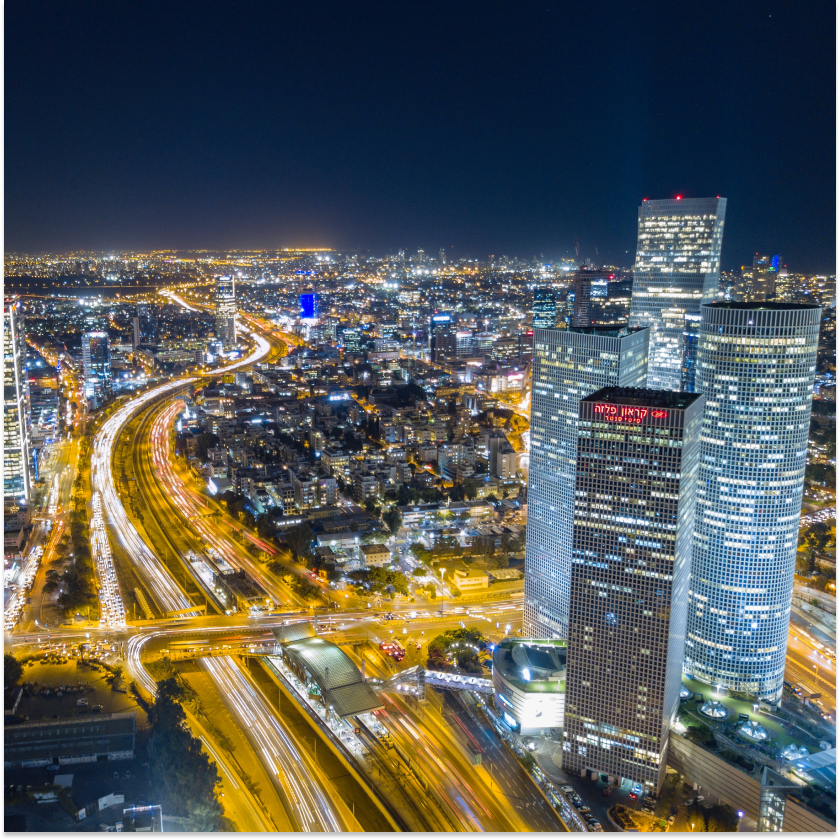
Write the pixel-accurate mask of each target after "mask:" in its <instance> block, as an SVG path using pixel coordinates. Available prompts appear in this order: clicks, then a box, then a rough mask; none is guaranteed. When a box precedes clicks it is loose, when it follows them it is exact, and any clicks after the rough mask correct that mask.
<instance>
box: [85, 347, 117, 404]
mask: <svg viewBox="0 0 840 840" xmlns="http://www.w3.org/2000/svg"><path fill="white" fill-rule="evenodd" d="M82 370H83V372H84V375H85V397H87V398H88V399H93V398H101V397H104V396H106V395H107V394H108V393H109V392H110V390H111V342H110V341H109V339H108V333H106V332H89V333H85V334H84V335H83V336H82Z"/></svg>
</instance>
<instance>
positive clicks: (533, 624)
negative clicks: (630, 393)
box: [525, 326, 649, 639]
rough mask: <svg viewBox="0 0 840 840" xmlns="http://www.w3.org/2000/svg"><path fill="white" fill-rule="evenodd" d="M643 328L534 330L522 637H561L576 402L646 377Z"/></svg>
mask: <svg viewBox="0 0 840 840" xmlns="http://www.w3.org/2000/svg"><path fill="white" fill-rule="evenodd" d="M648 335H649V331H648V330H647V329H645V328H643V327H635V328H634V327H631V328H627V327H626V326H625V327H621V328H617V329H616V328H609V329H604V328H596V327H590V328H589V329H578V330H572V329H569V330H558V329H554V330H535V331H534V362H533V368H532V382H533V385H532V392H531V452H530V462H529V470H528V471H529V475H528V524H527V530H526V540H525V635H526V636H528V637H530V638H534V639H565V638H566V637H567V636H566V632H567V625H568V619H569V577H570V574H571V564H572V526H573V524H574V515H573V510H574V498H575V497H574V490H575V458H576V451H577V421H578V402H579V401H580V400H581V399H583V398H584V397H588V396H589V395H590V394H592V393H593V392H594V391H597V390H598V389H599V388H604V387H606V386H608V385H612V386H621V387H640V386H643V385H644V384H645V379H646V376H647V356H648Z"/></svg>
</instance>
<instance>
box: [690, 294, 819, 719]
mask: <svg viewBox="0 0 840 840" xmlns="http://www.w3.org/2000/svg"><path fill="white" fill-rule="evenodd" d="M819 327H820V307H818V306H798V305H796V304H787V303H763V304H749V303H716V304H711V305H706V306H703V307H702V316H701V321H700V341H699V344H698V347H697V381H696V386H697V391H698V392H700V393H701V394H703V395H704V396H705V397H706V411H705V416H704V419H703V444H702V449H701V454H700V478H699V485H698V491H697V516H696V519H695V528H694V531H695V536H694V556H693V559H692V571H691V588H690V591H689V610H688V626H687V631H686V649H685V668H686V671H687V672H688V673H689V674H691V675H692V676H693V677H694V678H696V679H698V680H701V681H703V682H706V683H709V684H710V685H722V686H725V687H726V688H729V689H733V690H736V691H743V692H748V693H750V694H756V695H758V696H759V697H761V698H766V699H768V700H770V701H771V702H772V701H776V700H778V699H779V698H780V697H781V695H782V686H783V682H784V672H785V654H786V651H787V638H788V625H789V623H790V607H791V599H792V595H793V573H794V566H795V562H796V544H797V536H798V533H799V517H800V515H801V508H802V489H803V484H804V479H805V461H806V454H807V448H808V429H809V425H810V417H811V398H812V395H813V388H814V373H815V370H816V357H817V340H818V337H819Z"/></svg>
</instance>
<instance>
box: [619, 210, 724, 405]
mask: <svg viewBox="0 0 840 840" xmlns="http://www.w3.org/2000/svg"><path fill="white" fill-rule="evenodd" d="M725 215H726V199H725V198H677V199H665V200H662V201H648V200H645V201H644V202H643V203H642V206H641V207H640V208H639V241H638V246H637V250H636V266H635V279H634V281H633V297H632V299H631V301H630V324H631V325H633V326H643V327H650V358H649V359H648V381H647V384H648V387H649V388H657V389H663V390H666V391H675V390H677V389H678V388H679V387H680V370H681V368H682V333H683V325H684V321H683V317H684V316H685V314H686V313H692V314H695V315H696V314H698V313H699V312H700V304H701V303H711V301H712V300H713V299H714V297H715V295H716V293H717V290H718V276H719V274H720V248H721V243H722V241H723V221H724V216H725Z"/></svg>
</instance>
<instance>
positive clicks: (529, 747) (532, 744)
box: [525, 741, 538, 752]
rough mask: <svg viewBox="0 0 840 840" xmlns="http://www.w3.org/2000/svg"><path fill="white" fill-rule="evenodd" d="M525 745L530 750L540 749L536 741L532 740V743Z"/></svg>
mask: <svg viewBox="0 0 840 840" xmlns="http://www.w3.org/2000/svg"><path fill="white" fill-rule="evenodd" d="M525 746H526V748H527V749H528V750H530V752H534V750H536V749H538V747H537V742H536V741H531V743H530V744H526V745H525Z"/></svg>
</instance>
